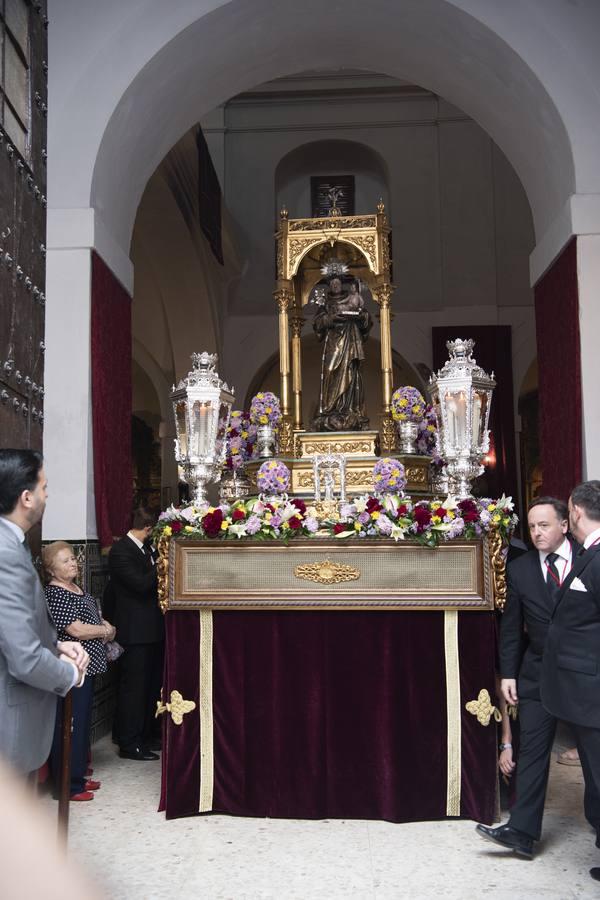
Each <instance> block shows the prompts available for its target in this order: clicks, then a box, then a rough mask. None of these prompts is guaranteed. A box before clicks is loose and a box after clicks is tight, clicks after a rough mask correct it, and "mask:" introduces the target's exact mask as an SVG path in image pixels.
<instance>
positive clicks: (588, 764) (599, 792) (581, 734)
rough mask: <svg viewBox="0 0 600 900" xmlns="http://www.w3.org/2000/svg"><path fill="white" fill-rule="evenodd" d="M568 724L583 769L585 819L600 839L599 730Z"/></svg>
mask: <svg viewBox="0 0 600 900" xmlns="http://www.w3.org/2000/svg"><path fill="white" fill-rule="evenodd" d="M568 724H569V726H570V727H571V728H572V729H573V733H574V735H575V741H576V742H577V750H578V751H579V759H580V760H581V768H582V769H583V780H584V782H585V793H584V795H583V809H584V812H585V817H586V819H587V820H588V822H589V823H590V825H591V826H592V828H595V829H596V834H597V836H598V838H600V728H586V727H585V726H584V725H575V724H574V723H573V722H569V723H568Z"/></svg>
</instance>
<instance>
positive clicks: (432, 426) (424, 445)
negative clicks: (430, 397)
mask: <svg viewBox="0 0 600 900" xmlns="http://www.w3.org/2000/svg"><path fill="white" fill-rule="evenodd" d="M437 431H438V421H437V416H436V414H435V410H434V408H433V406H432V405H431V404H430V403H428V404H427V406H426V407H425V413H424V415H423V418H422V419H421V421H420V422H419V423H418V431H417V440H416V442H415V445H416V448H417V451H418V452H419V453H421V454H422V455H423V456H437V455H438V454H437V441H436V438H437Z"/></svg>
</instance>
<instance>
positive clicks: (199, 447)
mask: <svg viewBox="0 0 600 900" xmlns="http://www.w3.org/2000/svg"><path fill="white" fill-rule="evenodd" d="M210 406H211V404H210V402H207V403H202V402H201V401H200V400H196V402H195V403H194V405H193V406H192V415H191V432H192V433H191V435H190V455H191V456H194V457H199V458H202V457H205V456H211V455H212V454H211V452H210V451H211V440H210V426H211V421H210V413H211V409H210Z"/></svg>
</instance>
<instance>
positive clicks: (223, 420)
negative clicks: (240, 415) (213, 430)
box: [215, 402, 231, 460]
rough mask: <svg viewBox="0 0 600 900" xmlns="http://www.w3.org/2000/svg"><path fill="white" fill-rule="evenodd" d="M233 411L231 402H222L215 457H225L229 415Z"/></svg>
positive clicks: (221, 458) (219, 458)
mask: <svg viewBox="0 0 600 900" xmlns="http://www.w3.org/2000/svg"><path fill="white" fill-rule="evenodd" d="M230 413H231V404H229V403H224V402H221V404H220V406H219V428H218V430H217V445H216V448H215V459H218V460H223V459H225V436H226V433H227V426H228V424H229V416H230Z"/></svg>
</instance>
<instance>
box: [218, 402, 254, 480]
mask: <svg viewBox="0 0 600 900" xmlns="http://www.w3.org/2000/svg"><path fill="white" fill-rule="evenodd" d="M225 440H226V451H225V465H226V467H227V468H228V469H239V468H240V467H241V466H243V465H244V464H245V463H246V462H248V460H249V459H252V454H253V452H254V444H255V442H256V425H253V424H252V422H251V421H250V416H249V414H248V413H247V412H243V411H242V410H240V409H234V410H233V412H232V413H231V416H230V419H229V425H228V427H227V433H226V438H225Z"/></svg>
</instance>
